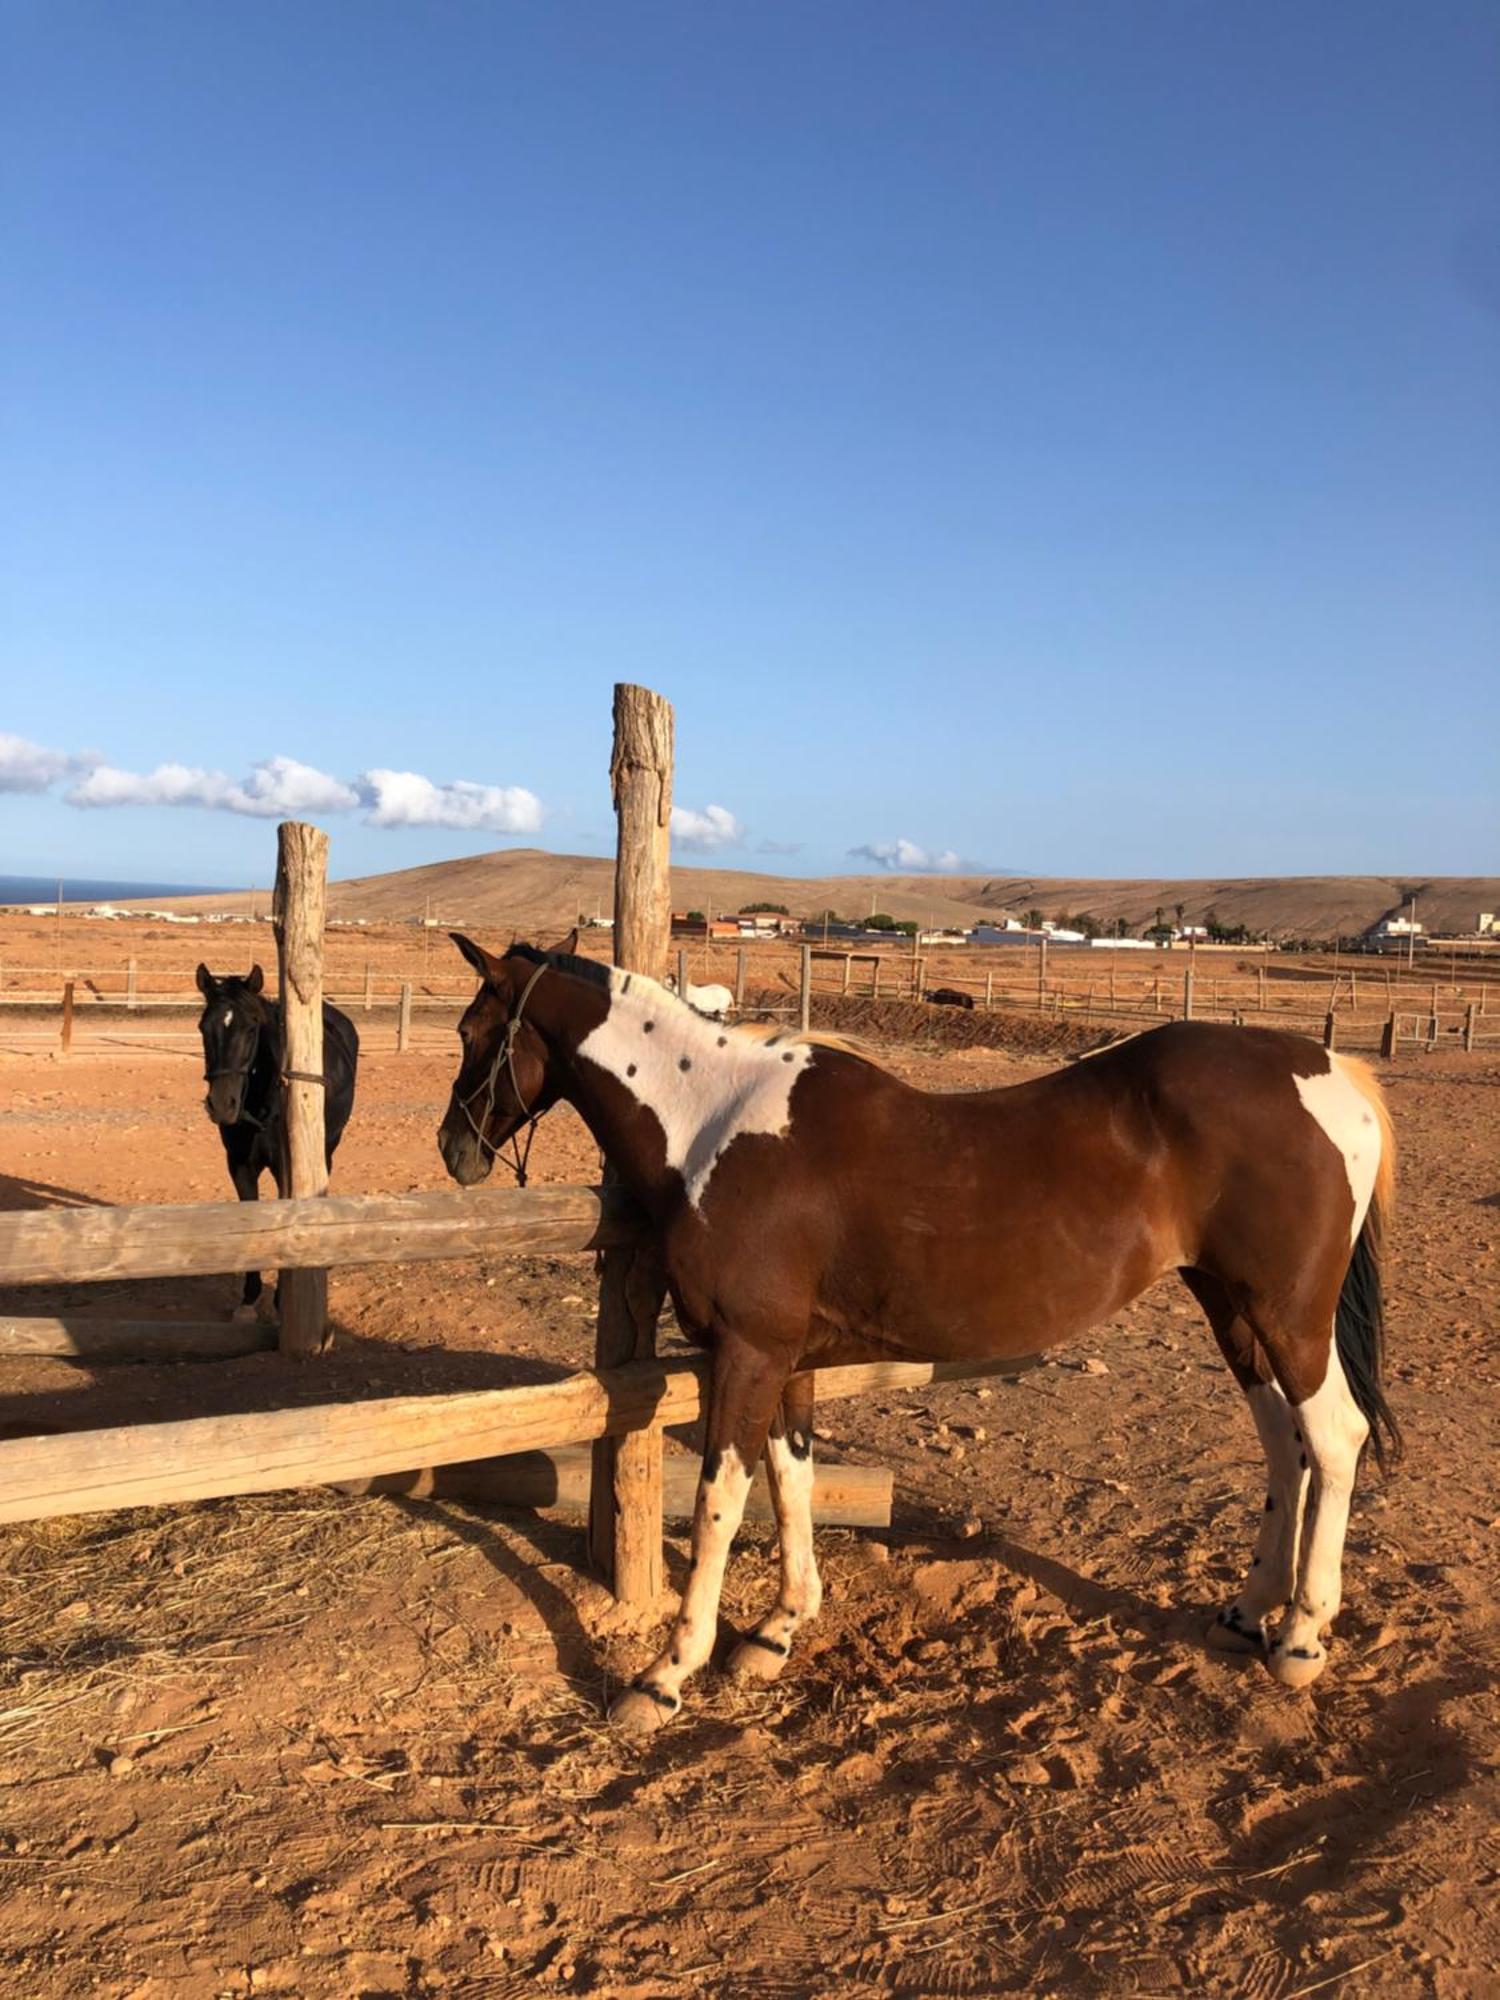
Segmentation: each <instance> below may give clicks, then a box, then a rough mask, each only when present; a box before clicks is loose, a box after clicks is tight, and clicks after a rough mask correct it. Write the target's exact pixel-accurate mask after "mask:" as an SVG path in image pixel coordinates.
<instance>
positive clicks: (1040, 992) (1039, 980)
mask: <svg viewBox="0 0 1500 2000" xmlns="http://www.w3.org/2000/svg"><path fill="white" fill-rule="evenodd" d="M1046 993H1047V938H1046V933H1045V932H1044V933H1043V935H1042V948H1041V950H1040V951H1039V952H1038V953H1037V965H1036V1008H1037V1012H1038V1013H1040V1012H1041V1011H1042V1001H1043V1000H1044V999H1045V997H1046Z"/></svg>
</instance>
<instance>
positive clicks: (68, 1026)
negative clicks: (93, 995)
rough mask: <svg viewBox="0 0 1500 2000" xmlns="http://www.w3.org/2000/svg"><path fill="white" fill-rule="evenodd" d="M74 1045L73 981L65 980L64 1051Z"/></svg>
mask: <svg viewBox="0 0 1500 2000" xmlns="http://www.w3.org/2000/svg"><path fill="white" fill-rule="evenodd" d="M72 1046H73V982H72V980H71V979H65V980H64V981H63V995H62V1052H63V1054H64V1055H66V1054H67V1053H68V1050H69V1049H70V1048H72Z"/></svg>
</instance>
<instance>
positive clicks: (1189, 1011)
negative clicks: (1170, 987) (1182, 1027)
mask: <svg viewBox="0 0 1500 2000" xmlns="http://www.w3.org/2000/svg"><path fill="white" fill-rule="evenodd" d="M1182 1018H1183V1020H1184V1021H1191V1020H1192V1018H1193V968H1192V966H1191V965H1189V967H1188V969H1187V971H1186V972H1185V973H1183V975H1182Z"/></svg>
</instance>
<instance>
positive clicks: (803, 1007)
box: [797, 944, 812, 1035]
mask: <svg viewBox="0 0 1500 2000" xmlns="http://www.w3.org/2000/svg"><path fill="white" fill-rule="evenodd" d="M797 1026H798V1027H799V1028H800V1029H801V1031H802V1033H803V1034H804V1035H805V1034H806V1033H807V1031H808V1029H809V1028H810V1027H811V1026H812V946H811V945H810V944H805V945H803V947H802V971H801V980H800V983H799V986H798V993H797Z"/></svg>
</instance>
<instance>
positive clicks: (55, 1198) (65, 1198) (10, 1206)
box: [0, 1173, 114, 1213]
mask: <svg viewBox="0 0 1500 2000" xmlns="http://www.w3.org/2000/svg"><path fill="white" fill-rule="evenodd" d="M113 1207H114V1203H113V1202H108V1201H101V1200H100V1199H99V1197H98V1196H97V1195H95V1194H84V1193H83V1192H82V1190H81V1189H79V1188H65V1187H54V1186H53V1184H52V1182H51V1181H39V1180H36V1179H35V1178H34V1177H33V1176H32V1175H30V1174H3V1173H0V1213H4V1212H5V1211H7V1210H11V1211H14V1210H16V1209H37V1208H113Z"/></svg>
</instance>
